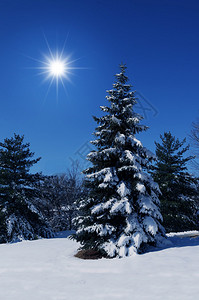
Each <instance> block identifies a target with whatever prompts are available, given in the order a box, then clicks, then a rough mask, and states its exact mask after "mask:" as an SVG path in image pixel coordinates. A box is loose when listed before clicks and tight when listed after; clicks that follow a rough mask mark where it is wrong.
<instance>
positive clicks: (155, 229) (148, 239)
mask: <svg viewBox="0 0 199 300" xmlns="http://www.w3.org/2000/svg"><path fill="white" fill-rule="evenodd" d="M120 69H121V71H120V73H119V74H116V79H117V81H116V83H115V84H113V89H112V90H109V91H108V94H109V95H108V96H107V100H108V101H109V103H110V106H102V107H101V110H102V111H103V112H105V113H106V114H105V115H104V116H102V117H100V118H97V117H94V120H95V121H96V122H97V123H98V127H97V128H96V131H95V133H94V134H95V136H96V137H97V139H95V140H94V141H92V142H91V143H92V144H94V145H95V146H96V148H97V150H96V151H91V153H90V154H89V155H88V160H89V161H90V162H91V164H92V166H91V167H89V168H88V169H86V170H85V171H84V173H85V174H86V179H85V185H86V190H87V196H86V197H85V198H84V199H82V200H81V202H80V204H79V216H78V217H77V218H76V219H75V225H76V226H77V228H78V230H77V233H76V236H75V239H76V240H77V241H79V242H80V243H81V244H82V249H93V250H97V251H99V252H101V253H102V254H103V255H105V256H108V257H115V256H119V257H124V256H130V255H132V254H134V253H137V252H140V251H143V249H144V247H145V246H146V245H148V244H153V245H154V244H156V243H157V242H158V241H159V240H161V239H164V238H163V237H164V229H163V227H162V225H161V222H162V216H161V214H160V211H159V199H158V195H159V187H158V184H157V183H155V182H154V181H153V180H152V178H151V176H150V175H149V173H148V161H149V160H152V159H153V158H154V156H153V154H152V153H151V152H150V151H148V150H147V149H146V148H145V147H143V146H142V144H141V142H140V141H139V140H137V139H136V137H135V135H136V134H138V133H139V132H142V131H144V130H146V129H147V127H146V126H144V125H141V124H139V123H140V120H141V119H142V117H141V116H140V115H139V114H137V113H135V112H134V111H133V106H134V105H135V103H136V100H135V96H134V92H132V91H130V90H131V85H130V84H128V83H127V82H128V77H127V76H126V75H125V69H126V67H125V65H121V66H120Z"/></svg>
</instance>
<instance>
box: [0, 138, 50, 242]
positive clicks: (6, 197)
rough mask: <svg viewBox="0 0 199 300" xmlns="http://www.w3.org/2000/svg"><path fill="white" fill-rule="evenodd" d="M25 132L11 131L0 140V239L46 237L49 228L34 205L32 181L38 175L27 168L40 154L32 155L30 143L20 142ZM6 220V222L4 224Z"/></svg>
mask: <svg viewBox="0 0 199 300" xmlns="http://www.w3.org/2000/svg"><path fill="white" fill-rule="evenodd" d="M23 140H24V136H20V135H17V134H14V137H12V138H10V139H8V138H6V139H5V140H4V142H3V143H0V204H1V212H2V215H1V224H2V230H3V236H2V241H7V242H13V241H18V240H21V239H35V238H37V237H38V236H43V237H47V236H49V235H50V230H49V229H48V228H47V226H46V224H45V223H44V221H43V219H42V216H41V215H39V212H38V211H37V209H36V208H35V207H34V205H33V199H35V198H36V197H38V191H37V189H36V188H35V183H36V182H37V181H38V180H40V175H39V174H38V173H37V174H30V173H29V169H30V167H32V166H33V165H34V164H36V163H37V162H38V161H39V160H40V158H37V159H32V157H33V156H34V153H33V152H31V151H30V149H29V146H30V145H29V143H26V144H24V143H23ZM3 224H5V226H3Z"/></svg>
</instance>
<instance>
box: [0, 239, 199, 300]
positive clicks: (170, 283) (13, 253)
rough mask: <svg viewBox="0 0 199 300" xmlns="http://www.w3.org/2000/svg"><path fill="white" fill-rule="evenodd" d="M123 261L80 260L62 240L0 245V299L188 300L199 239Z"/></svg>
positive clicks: (198, 288)
mask: <svg viewBox="0 0 199 300" xmlns="http://www.w3.org/2000/svg"><path fill="white" fill-rule="evenodd" d="M169 239H170V240H171V241H173V243H175V244H174V246H175V245H176V247H173V248H168V249H163V250H160V251H153V252H149V253H146V254H144V255H135V256H132V257H128V258H123V259H101V260H81V259H78V258H75V257H74V254H75V253H76V251H77V248H78V244H77V243H76V242H74V241H71V240H69V239H67V238H57V239H48V240H47V239H42V240H37V241H24V242H20V243H16V244H2V245H0V299H3V300H7V299H13V300H15V299H17V300H25V299H26V300H27V299H28V300H47V299H48V300H91V299H92V300H98V299H100V300H102V299H103V300H106V299H107V300H113V299H114V300H115V299H124V300H138V299H139V300H140V299H149V300H156V299H158V300H159V299H165V300H178V299H179V300H189V299H190V300H193V299H198V294H199V284H198V280H199V259H198V258H199V238H190V237H184V238H181V237H178V236H177V235H173V236H172V237H171V238H169Z"/></svg>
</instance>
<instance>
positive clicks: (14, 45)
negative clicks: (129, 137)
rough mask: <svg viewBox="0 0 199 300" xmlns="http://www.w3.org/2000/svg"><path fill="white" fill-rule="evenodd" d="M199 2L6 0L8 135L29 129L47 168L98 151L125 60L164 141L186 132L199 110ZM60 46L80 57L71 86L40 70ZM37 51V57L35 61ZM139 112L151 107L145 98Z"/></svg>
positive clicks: (154, 133) (4, 127) (4, 117)
mask: <svg viewBox="0 0 199 300" xmlns="http://www.w3.org/2000/svg"><path fill="white" fill-rule="evenodd" d="M198 32H199V3H198V1H192V0H191V1H183V0H182V1H177V0H170V1H169V0H163V1H155V0H150V1H145V0H122V1H117V0H106V1H105V0H103V1H102V0H99V1H97V0H90V1H88V0H84V1H81V0H73V1H69V0H68V1H67V0H65V1H61V0H56V1H55V0H53V1H52V0H34V1H33V0H25V1H21V0H15V1H14V0H13V1H10V0H0V41H1V47H0V66H1V69H0V87H1V88H0V140H3V139H4V138H5V137H10V136H12V135H13V133H14V132H16V133H19V134H24V135H25V139H26V141H28V142H30V144H31V150H32V151H34V152H35V154H36V156H41V157H42V160H41V161H40V162H39V163H38V164H37V166H35V167H34V170H35V171H42V172H44V173H45V174H54V173H60V172H64V171H66V170H67V168H68V167H69V166H70V163H71V160H70V158H72V159H79V160H80V162H81V163H82V165H84V160H83V159H82V158H81V155H82V157H84V156H85V153H86V152H87V151H88V150H89V147H90V146H89V144H88V141H89V140H91V139H92V132H93V131H94V129H95V125H96V124H95V123H94V121H93V120H92V115H100V109H99V106H100V105H104V104H106V99H105V96H106V90H108V89H111V88H112V83H113V81H114V80H115V79H114V74H115V73H117V72H118V66H119V64H120V63H121V62H125V63H126V64H127V67H128V70H127V74H128V76H129V79H130V82H131V83H132V84H133V86H134V89H135V90H137V91H138V92H139V93H140V94H141V99H140V101H141V104H142V105H143V106H144V108H145V109H147V110H145V117H146V118H145V120H144V121H143V122H144V123H145V124H147V125H148V126H149V127H150V129H149V130H148V131H147V132H145V133H143V134H141V135H140V136H137V138H138V139H140V140H141V141H142V142H143V144H144V146H146V147H148V148H149V149H151V150H152V151H154V150H155V147H154V140H156V141H158V140H159V135H160V134H161V133H163V132H164V131H168V130H170V131H171V132H172V133H173V134H174V135H176V136H177V137H179V138H180V139H182V138H184V137H186V136H187V135H188V134H189V132H190V128H191V123H192V121H194V120H196V118H197V117H198V116H199V105H198V99H199V90H198V80H199V34H198ZM44 35H45V36H46V38H47V40H48V42H49V45H50V48H51V49H52V51H53V52H54V51H56V49H62V47H63V44H64V41H65V40H66V39H67V41H66V45H65V50H64V55H66V56H68V55H71V56H70V59H71V60H76V59H78V60H77V61H75V62H74V63H73V66H74V67H75V68H76V67H80V68H81V69H75V70H73V74H72V75H71V76H70V79H71V81H72V82H69V81H66V82H65V86H66V92H65V90H64V88H63V87H61V85H60V88H59V96H58V98H57V97H56V87H55V84H53V85H52V86H51V88H50V90H49V93H48V95H47V97H46V93H47V90H48V86H49V81H45V80H44V79H45V76H44V75H38V73H39V70H38V69H36V68H38V67H40V66H41V64H40V63H39V62H38V61H36V60H44V55H48V54H49V53H48V47H47V44H46V42H45V38H44ZM32 58H34V59H35V60H33V59H32ZM137 112H140V113H142V114H143V113H144V112H143V110H142V109H140V105H139V104H138V105H137Z"/></svg>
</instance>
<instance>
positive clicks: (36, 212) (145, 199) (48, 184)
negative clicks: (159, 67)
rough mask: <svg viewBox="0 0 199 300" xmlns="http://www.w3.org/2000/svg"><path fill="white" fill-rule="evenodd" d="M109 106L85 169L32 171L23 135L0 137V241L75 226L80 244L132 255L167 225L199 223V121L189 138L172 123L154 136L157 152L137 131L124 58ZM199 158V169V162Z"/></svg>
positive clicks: (174, 228)
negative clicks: (180, 136)
mask: <svg viewBox="0 0 199 300" xmlns="http://www.w3.org/2000/svg"><path fill="white" fill-rule="evenodd" d="M120 68H121V71H120V73H119V74H116V79H117V81H116V83H114V85H113V90H110V91H108V93H109V95H108V96H107V100H108V101H109V103H110V105H109V106H103V107H101V109H102V111H103V112H104V113H106V115H105V116H103V117H101V118H97V117H94V119H95V121H96V122H97V123H98V127H97V128H96V131H95V136H96V139H95V140H94V141H92V144H94V145H95V147H96V151H91V153H90V154H89V155H88V160H89V161H90V167H89V168H88V169H86V170H84V171H83V173H84V176H82V175H81V172H80V169H79V166H78V164H73V166H72V167H71V168H70V169H69V170H68V171H67V172H66V173H63V174H57V175H52V176H47V175H44V174H42V173H35V174H33V173H31V172H30V170H31V167H32V166H33V165H35V164H36V163H38V162H39V161H40V159H41V158H40V157H39V158H34V153H33V152H31V150H30V144H29V143H25V141H24V136H20V135H18V134H14V136H13V137H11V138H5V139H4V141H3V142H0V242H1V243H5V242H15V241H20V240H23V239H25V240H33V239H37V238H39V237H46V238H49V237H53V236H54V235H55V234H56V232H58V231H64V230H72V229H75V230H77V231H76V234H75V236H74V238H75V239H76V240H77V241H79V242H80V243H81V244H82V249H94V250H96V251H98V252H100V253H101V255H105V256H109V257H114V256H121V257H122V256H127V255H131V254H132V253H133V252H135V251H138V252H139V251H143V249H145V245H147V244H156V242H157V240H158V239H160V237H162V238H163V237H165V230H166V232H171V231H175V232H177V231H186V230H195V229H197V230H198V229H199V186H198V178H197V176H196V175H195V176H194V175H193V174H191V173H190V171H189V168H188V164H189V163H190V162H193V161H195V156H196V158H197V156H198V149H199V123H198V122H196V123H193V127H192V131H191V134H190V138H191V145H192V146H193V149H194V150H195V151H194V153H193V155H187V153H188V151H189V145H187V144H186V139H184V140H182V141H180V140H179V139H178V138H176V137H175V136H174V135H172V133H171V132H170V131H168V132H164V133H163V135H160V141H158V142H155V145H156V155H154V154H152V153H151V152H150V151H149V150H147V149H146V148H145V147H143V146H142V143H141V142H140V141H139V140H137V139H136V137H135V135H136V134H138V133H139V132H142V131H145V130H146V129H147V127H146V126H144V125H142V124H140V121H141V120H142V117H141V116H140V115H139V114H137V113H135V112H134V111H133V106H134V104H135V103H136V99H135V97H134V93H133V92H131V91H130V89H131V85H129V84H127V81H128V77H127V76H126V75H125V69H126V67H125V66H124V65H121V67H120ZM198 168H199V167H198V164H197V163H196V164H195V169H197V170H198Z"/></svg>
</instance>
